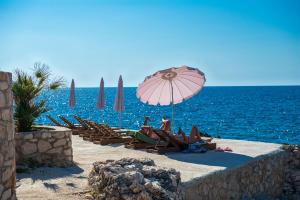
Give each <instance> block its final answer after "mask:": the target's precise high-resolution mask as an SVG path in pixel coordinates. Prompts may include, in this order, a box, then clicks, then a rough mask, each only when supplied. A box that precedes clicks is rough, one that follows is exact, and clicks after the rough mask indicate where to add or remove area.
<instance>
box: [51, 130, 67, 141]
mask: <svg viewBox="0 0 300 200" xmlns="http://www.w3.org/2000/svg"><path fill="white" fill-rule="evenodd" d="M52 136H53V137H54V138H57V139H61V138H64V137H65V134H64V132H57V133H53V134H52Z"/></svg>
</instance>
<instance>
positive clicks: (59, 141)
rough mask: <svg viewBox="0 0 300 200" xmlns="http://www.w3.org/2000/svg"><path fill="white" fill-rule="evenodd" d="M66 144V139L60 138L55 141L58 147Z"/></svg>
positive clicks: (55, 145)
mask: <svg viewBox="0 0 300 200" xmlns="http://www.w3.org/2000/svg"><path fill="white" fill-rule="evenodd" d="M65 144H66V140H65V139H60V140H57V141H56V142H55V143H54V145H53V146H54V147H58V146H64V145H65Z"/></svg>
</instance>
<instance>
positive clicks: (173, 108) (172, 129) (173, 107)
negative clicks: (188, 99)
mask: <svg viewBox="0 0 300 200" xmlns="http://www.w3.org/2000/svg"><path fill="white" fill-rule="evenodd" d="M174 110H175V105H174V103H172V125H171V126H172V128H171V131H172V132H173V133H175V130H174Z"/></svg>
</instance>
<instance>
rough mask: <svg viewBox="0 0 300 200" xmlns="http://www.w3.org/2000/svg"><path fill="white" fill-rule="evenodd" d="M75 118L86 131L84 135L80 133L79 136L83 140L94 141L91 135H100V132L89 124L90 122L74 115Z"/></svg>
mask: <svg viewBox="0 0 300 200" xmlns="http://www.w3.org/2000/svg"><path fill="white" fill-rule="evenodd" d="M73 117H74V118H75V119H76V120H77V121H78V122H79V124H80V125H81V126H82V127H83V128H84V129H85V130H86V131H83V132H82V133H80V134H79V136H80V137H82V138H83V140H89V141H93V140H92V138H91V135H93V134H99V130H97V129H96V128H95V127H93V126H91V125H90V124H89V123H88V120H84V119H82V118H81V117H79V116H77V115H74V116H73Z"/></svg>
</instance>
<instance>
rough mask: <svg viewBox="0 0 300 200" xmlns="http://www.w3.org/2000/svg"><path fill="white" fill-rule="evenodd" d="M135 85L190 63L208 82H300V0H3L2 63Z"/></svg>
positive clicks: (88, 83) (79, 81)
mask: <svg viewBox="0 0 300 200" xmlns="http://www.w3.org/2000/svg"><path fill="white" fill-rule="evenodd" d="M34 62H42V63H46V64H48V65H49V66H50V69H51V71H52V73H53V74H54V75H58V76H63V77H64V78H65V79H66V80H67V81H68V83H70V81H71V79H72V78H74V79H75V82H76V86H79V87H96V86H99V83H100V79H101V77H103V78H104V81H105V85H106V86H116V85H117V80H118V77H119V75H122V76H123V80H124V85H125V86H137V85H138V84H139V83H140V82H142V81H143V79H144V77H145V76H148V75H150V74H153V73H154V72H156V71H157V70H162V69H165V68H169V67H173V66H175V67H176V66H181V65H188V66H190V67H196V68H199V69H200V70H201V71H203V72H204V73H205V75H206V79H207V82H206V85H207V86H239V85H300V78H299V77H300V1H298V0H280V1H279V0H242V1H241V0H226V1H225V0H206V1H205V0H198V1H192V0H172V1H168V0H147V1H146V0H97V1H96V0H19V1H17V0H0V70H2V71H13V70H15V69H16V68H19V69H23V70H25V71H30V69H32V66H33V64H34Z"/></svg>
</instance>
